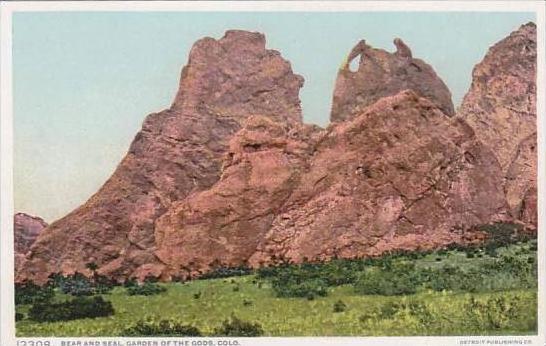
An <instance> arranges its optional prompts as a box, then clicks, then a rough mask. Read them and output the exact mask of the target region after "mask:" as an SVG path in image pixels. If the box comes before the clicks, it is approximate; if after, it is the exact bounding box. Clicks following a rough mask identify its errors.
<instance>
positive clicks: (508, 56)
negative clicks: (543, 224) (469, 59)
mask: <svg viewBox="0 0 546 346" xmlns="http://www.w3.org/2000/svg"><path fill="white" fill-rule="evenodd" d="M536 40H537V38H536V26H535V24H534V23H528V24H526V25H523V26H521V27H520V28H519V29H518V30H516V31H514V32H513V33H511V34H510V35H509V36H508V37H506V38H505V39H503V40H501V41H500V42H498V43H497V44H495V45H494V46H492V47H491V48H490V49H489V51H488V52H487V54H486V56H485V58H484V59H483V61H482V62H480V63H479V64H478V65H476V67H475V68H474V71H473V73H472V85H471V87H470V90H469V92H468V93H467V94H466V96H465V97H464V100H463V103H462V105H461V108H460V110H459V112H458V115H459V116H460V117H462V118H463V119H465V120H466V121H467V122H468V124H469V125H470V126H471V127H472V128H473V129H474V131H475V132H476V136H477V137H478V138H479V139H480V140H481V141H482V142H483V143H484V144H485V145H487V146H488V147H490V148H491V149H492V151H493V153H494V154H495V156H496V158H497V160H498V161H499V163H500V165H501V169H502V174H503V176H504V179H505V181H504V189H505V193H506V198H507V201H508V205H509V207H510V210H511V213H512V215H513V216H514V217H515V218H519V219H521V220H522V221H524V222H526V223H528V224H531V225H534V226H535V227H536V225H537V216H536V214H537V210H536V208H537V206H536V194H537V179H536V174H537V144H536V140H537V139H536V135H537V132H536V131H537V124H536V121H537V114H536V64H537V61H536V60H537V44H536Z"/></svg>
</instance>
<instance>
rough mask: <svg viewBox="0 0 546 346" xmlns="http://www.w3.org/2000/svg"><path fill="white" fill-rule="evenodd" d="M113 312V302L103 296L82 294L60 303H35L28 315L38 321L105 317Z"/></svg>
mask: <svg viewBox="0 0 546 346" xmlns="http://www.w3.org/2000/svg"><path fill="white" fill-rule="evenodd" d="M113 314H114V308H113V306H112V303H110V302H109V301H105V300H104V299H103V298H102V297H100V296H98V297H81V296H80V297H75V298H72V299H71V300H68V301H65V302H60V303H51V302H39V303H35V304H33V305H32V307H31V308H30V310H29V314H28V317H29V319H31V320H33V321H37V322H54V321H68V320H76V319H80V318H95V317H104V316H110V315H113Z"/></svg>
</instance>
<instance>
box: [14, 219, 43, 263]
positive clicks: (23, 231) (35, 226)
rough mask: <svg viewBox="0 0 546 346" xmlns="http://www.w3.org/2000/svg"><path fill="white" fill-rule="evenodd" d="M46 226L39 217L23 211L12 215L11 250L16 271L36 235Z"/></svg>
mask: <svg viewBox="0 0 546 346" xmlns="http://www.w3.org/2000/svg"><path fill="white" fill-rule="evenodd" d="M46 227H47V223H46V222H45V221H44V220H43V219H41V218H39V217H36V216H30V215H28V214H25V213H17V214H15V216H14V217H13V250H14V252H15V268H16V269H15V270H16V271H17V270H18V268H19V267H20V264H21V262H22V261H23V259H24V257H25V255H26V253H27V252H28V251H29V250H30V247H31V246H32V244H34V242H35V241H36V238H38V235H39V234H40V233H41V232H42V230H43V229H44V228H46Z"/></svg>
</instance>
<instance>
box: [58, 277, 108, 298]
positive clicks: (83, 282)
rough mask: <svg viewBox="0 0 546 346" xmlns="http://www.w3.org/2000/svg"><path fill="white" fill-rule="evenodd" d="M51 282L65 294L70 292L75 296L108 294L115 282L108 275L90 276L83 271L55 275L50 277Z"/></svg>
mask: <svg viewBox="0 0 546 346" xmlns="http://www.w3.org/2000/svg"><path fill="white" fill-rule="evenodd" d="M50 282H51V284H52V285H53V286H55V287H58V288H59V289H60V290H61V292H63V293H64V294H70V295H73V296H92V295H95V294H107V293H109V292H110V291H111V290H112V288H114V286H115V283H114V282H113V281H112V280H110V279H108V278H107V277H104V276H101V275H97V274H96V273H95V274H94V275H93V277H91V278H88V277H86V276H85V275H83V274H81V273H75V274H73V275H67V276H63V275H59V274H56V275H53V276H52V277H51V278H50Z"/></svg>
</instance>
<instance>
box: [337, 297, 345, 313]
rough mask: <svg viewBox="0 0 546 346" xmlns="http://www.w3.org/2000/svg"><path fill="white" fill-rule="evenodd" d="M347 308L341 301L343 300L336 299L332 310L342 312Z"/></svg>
mask: <svg viewBox="0 0 546 346" xmlns="http://www.w3.org/2000/svg"><path fill="white" fill-rule="evenodd" d="M345 310H347V304H345V303H344V302H343V300H341V299H340V300H338V301H337V302H335V303H334V312H343V311H345Z"/></svg>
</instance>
